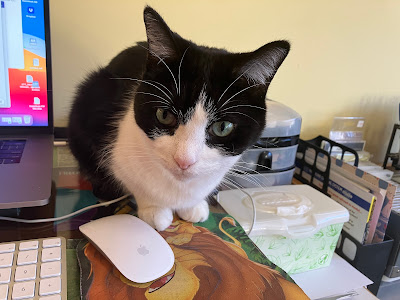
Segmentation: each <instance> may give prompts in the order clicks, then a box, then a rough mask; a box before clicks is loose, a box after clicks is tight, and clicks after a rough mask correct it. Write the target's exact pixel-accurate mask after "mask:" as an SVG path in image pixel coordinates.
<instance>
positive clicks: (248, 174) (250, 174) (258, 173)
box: [231, 168, 273, 185]
mask: <svg viewBox="0 0 400 300" xmlns="http://www.w3.org/2000/svg"><path fill="white" fill-rule="evenodd" d="M231 170H232V171H236V173H243V174H245V175H247V176H250V177H252V178H254V179H255V180H257V182H259V183H260V184H261V185H264V184H263V182H262V181H261V179H258V178H257V177H256V176H255V175H260V176H262V177H263V178H264V179H265V180H266V181H267V182H268V183H269V184H271V185H272V184H273V182H272V181H271V179H270V178H268V177H265V176H263V174H262V173H260V172H257V171H254V170H252V169H250V170H251V171H252V172H254V173H249V172H246V171H243V170H241V169H234V168H231Z"/></svg>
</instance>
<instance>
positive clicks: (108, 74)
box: [69, 7, 289, 199]
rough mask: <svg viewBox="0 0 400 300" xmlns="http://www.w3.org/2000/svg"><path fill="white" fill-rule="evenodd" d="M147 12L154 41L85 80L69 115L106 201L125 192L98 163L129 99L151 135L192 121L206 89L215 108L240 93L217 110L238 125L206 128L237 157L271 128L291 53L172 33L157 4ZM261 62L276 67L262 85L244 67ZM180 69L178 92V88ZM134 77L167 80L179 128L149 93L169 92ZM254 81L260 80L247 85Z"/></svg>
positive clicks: (85, 164) (283, 45) (284, 45)
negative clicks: (270, 109) (159, 115)
mask: <svg viewBox="0 0 400 300" xmlns="http://www.w3.org/2000/svg"><path fill="white" fill-rule="evenodd" d="M144 14H145V23H146V28H147V35H148V43H139V44H138V45H136V46H133V47H131V48H128V49H126V50H124V51H122V52H121V53H120V54H119V55H117V56H116V57H115V58H114V59H113V60H112V61H111V62H110V63H109V65H108V66H106V67H104V68H100V69H99V70H97V71H95V72H93V73H92V74H90V75H89V76H88V78H87V79H86V80H85V81H84V82H83V83H82V84H81V85H80V86H79V88H78V91H77V95H76V98H75V101H74V104H73V106H72V110H71V113H70V120H69V145H70V148H71V150H72V153H73V154H74V155H75V157H76V158H77V160H78V162H79V164H80V169H81V171H82V173H83V174H85V175H86V176H87V177H88V178H89V180H90V181H91V182H92V184H93V187H94V192H95V194H96V195H97V196H99V197H101V198H103V199H112V198H116V197H117V196H120V195H121V194H122V193H124V192H125V191H124V190H123V188H121V186H120V185H119V184H118V183H116V182H115V180H114V178H112V174H110V172H109V170H108V169H107V167H105V166H100V165H99V162H100V160H101V159H104V157H103V156H104V149H105V147H109V146H110V144H112V143H113V141H114V140H115V138H116V134H117V128H115V126H116V125H115V124H117V121H118V120H117V118H118V117H120V116H122V114H123V113H124V111H125V110H126V109H127V108H128V104H129V103H131V102H132V101H134V109H133V111H132V112H131V113H134V116H135V120H136V122H137V124H138V126H139V127H140V128H141V129H142V130H143V131H144V132H145V133H146V134H147V135H148V136H149V138H153V132H154V129H158V130H161V132H163V133H165V134H169V135H173V134H174V131H175V130H176V129H177V128H178V126H179V125H181V124H185V122H186V121H187V120H186V119H184V118H183V116H184V115H185V114H186V112H188V111H190V110H191V109H193V108H194V107H195V106H196V104H197V102H198V98H199V95H200V92H201V91H202V90H203V89H205V90H204V92H205V93H206V95H207V97H208V98H207V103H209V104H210V105H212V107H213V108H214V110H215V111H217V110H218V108H219V107H221V105H223V103H225V101H226V100H228V99H229V98H230V97H232V96H234V95H235V94H237V95H236V96H235V97H234V98H233V99H232V100H231V101H229V102H228V103H227V104H225V105H224V107H223V108H224V109H225V108H231V109H230V110H229V111H230V112H231V113H228V114H222V113H218V111H217V112H216V114H215V119H216V120H219V121H224V120H229V121H230V122H232V123H233V124H235V128H234V131H233V132H232V134H230V135H229V136H227V137H224V138H221V137H218V136H216V135H213V134H208V139H207V141H206V143H207V145H208V146H209V147H218V148H219V149H221V151H223V153H224V155H238V154H241V153H242V152H243V151H244V150H246V149H247V148H248V147H249V146H251V145H252V144H253V143H254V142H255V141H256V140H257V139H258V137H259V135H260V133H261V131H262V130H263V128H264V126H265V113H266V110H265V109H266V107H265V96H266V92H267V89H268V86H269V83H270V81H271V80H272V78H273V76H274V75H275V73H276V70H277V69H278V67H279V66H280V64H281V63H282V61H283V59H284V58H285V57H286V54H287V53H288V51H289V44H288V42H286V41H277V42H273V43H270V44H267V45H265V46H263V47H261V48H260V49H258V50H256V51H255V52H251V53H242V54H231V53H228V52H227V51H225V50H221V49H215V48H207V47H203V46H198V45H196V44H194V43H192V42H190V41H188V40H185V39H183V38H181V37H180V36H179V35H178V34H176V33H174V32H172V31H170V30H169V28H168V26H167V25H166V24H165V23H164V21H163V20H162V18H161V17H160V16H159V15H158V14H157V13H156V12H155V11H154V10H153V9H151V8H149V7H147V8H146V9H145V12H144ZM165 49H166V51H164V50H165ZM183 55H184V58H183V59H182V56H183ZM267 56H268V57H267ZM161 59H162V60H163V61H161ZM268 59H269V60H268ZM266 60H267V62H264V61H266ZM164 62H165V64H166V65H168V67H169V68H170V70H171V71H172V73H173V74H174V77H175V79H176V82H174V80H173V77H172V76H171V73H170V71H169V70H168V68H167V67H166V66H165V64H164ZM262 63H264V64H271V66H270V68H271V70H270V74H269V75H268V76H265V83H263V84H260V83H259V82H257V81H256V80H257V78H258V77H259V76H258V75H257V74H254V76H252V75H251V74H250V75H249V76H247V75H248V74H246V73H245V72H246V68H247V66H250V67H249V68H250V69H252V68H253V67H254V65H257V64H262ZM180 65H181V67H180ZM179 69H180V86H179V87H178V89H180V91H181V92H180V94H178V91H177V89H176V86H177V84H178V80H179V79H178V75H179ZM264 69H265V68H264ZM264 69H263V70H264ZM253 71H254V70H253V69H252V70H251V72H253ZM256 71H257V70H256ZM264 71H265V70H264ZM254 72H255V71H254ZM260 72H261V71H260ZM128 78H131V79H135V80H129V79H128ZM136 79H140V80H146V81H149V82H157V84H156V83H155V84H156V85H157V86H158V87H161V85H159V84H162V85H164V86H165V87H166V88H167V89H168V90H169V91H171V92H172V94H173V96H172V101H173V106H174V108H175V110H176V111H178V112H180V114H179V115H176V118H177V120H178V122H177V123H176V125H175V126H173V127H172V128H171V127H165V126H163V125H162V124H161V123H159V122H157V119H156V116H155V115H156V114H155V112H156V110H157V108H158V107H159V106H160V104H159V103H156V102H152V101H156V100H157V98H155V97H152V96H149V95H148V94H147V93H152V94H156V95H160V96H164V95H163V93H161V92H160V90H159V89H157V88H155V87H154V86H151V85H149V84H144V83H141V82H140V81H137V80H136ZM236 79H237V80H236ZM235 80H236V81H235ZM233 82H235V83H234V84H233V85H232V86H231V87H230V88H229V89H227V88H228V87H229V86H230V85H231V84H232V83H233ZM254 83H256V84H257V85H255V86H253V87H251V88H249V87H250V86H252V85H254ZM162 89H164V88H162ZM164 90H165V89H164ZM242 90H243V91H242ZM165 91H166V90H165ZM240 91H242V92H240ZM166 92H167V91H166ZM143 93H146V94H143ZM167 93H168V92H167ZM222 94H223V96H222V98H221V99H220V100H219V101H218V99H219V98H220V97H221V95H222ZM149 101H150V102H149ZM245 105H251V106H245ZM225 112H226V111H225Z"/></svg>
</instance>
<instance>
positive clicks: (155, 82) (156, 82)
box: [146, 80, 173, 96]
mask: <svg viewBox="0 0 400 300" xmlns="http://www.w3.org/2000/svg"><path fill="white" fill-rule="evenodd" d="M146 81H148V82H153V83H154V84H158V85H160V86H162V87H163V88H164V89H165V90H166V91H167V92H168V93H170V95H171V96H173V94H172V92H171V91H170V90H169V89H168V88H167V87H166V86H165V85H163V84H162V83H160V82H158V81H155V80H146Z"/></svg>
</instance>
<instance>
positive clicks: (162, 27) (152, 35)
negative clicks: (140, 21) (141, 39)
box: [144, 6, 177, 59]
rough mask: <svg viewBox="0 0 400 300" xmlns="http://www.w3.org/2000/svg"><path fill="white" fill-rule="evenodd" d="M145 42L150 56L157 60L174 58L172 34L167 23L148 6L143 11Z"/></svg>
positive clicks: (174, 49)
mask: <svg viewBox="0 0 400 300" xmlns="http://www.w3.org/2000/svg"><path fill="white" fill-rule="evenodd" d="M144 23H145V25H146V33H147V42H148V45H149V50H150V54H152V55H153V56H156V57H157V56H158V57H159V58H162V59H164V58H174V57H176V55H177V52H176V45H175V41H174V33H173V32H172V31H171V29H169V27H168V25H167V23H165V21H164V20H163V18H161V16H160V15H159V14H158V13H157V12H156V11H155V10H154V9H152V8H151V7H150V6H147V7H146V8H145V9H144Z"/></svg>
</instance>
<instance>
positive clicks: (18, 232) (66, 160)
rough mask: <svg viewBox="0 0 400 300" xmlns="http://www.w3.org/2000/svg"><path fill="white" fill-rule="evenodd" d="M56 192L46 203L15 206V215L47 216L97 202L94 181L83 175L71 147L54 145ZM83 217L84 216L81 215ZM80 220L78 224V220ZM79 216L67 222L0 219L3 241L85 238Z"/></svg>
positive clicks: (23, 217) (27, 216)
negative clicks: (93, 189)
mask: <svg viewBox="0 0 400 300" xmlns="http://www.w3.org/2000/svg"><path fill="white" fill-rule="evenodd" d="M53 157H54V158H53V181H52V193H51V197H50V199H49V203H48V204H47V205H44V206H37V207H30V208H21V209H18V210H17V209H15V210H11V211H10V213H11V214H12V215H11V216H12V217H17V218H21V219H46V218H53V217H55V216H60V215H63V214H64V213H63V212H67V211H68V212H67V213H70V212H72V211H75V210H76V209H77V207H78V209H79V208H81V207H83V206H87V205H88V204H87V202H90V204H95V202H96V199H94V197H93V196H91V192H90V185H89V184H88V183H87V182H85V181H83V180H82V179H81V178H80V177H79V172H78V167H77V163H76V162H75V160H74V159H73V158H72V156H71V154H70V152H69V150H68V148H67V147H65V146H64V147H54V156H53ZM86 194H88V195H89V196H88V197H85V195H86ZM80 219H81V218H80ZM74 223H76V224H74ZM78 224H79V220H78V221H77V220H74V219H69V220H66V221H64V222H61V223H60V222H59V223H54V222H48V223H38V224H25V223H17V222H5V221H0V242H8V241H15V240H26V239H35V238H45V237H52V236H63V237H65V238H67V239H70V238H81V237H82V235H81V233H80V232H79V230H77V228H78V227H77V226H78Z"/></svg>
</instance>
